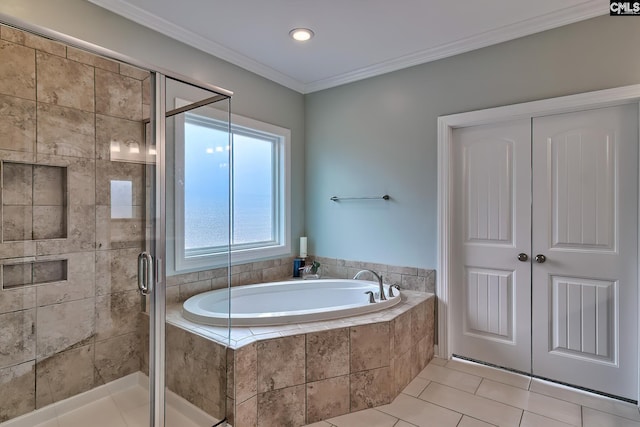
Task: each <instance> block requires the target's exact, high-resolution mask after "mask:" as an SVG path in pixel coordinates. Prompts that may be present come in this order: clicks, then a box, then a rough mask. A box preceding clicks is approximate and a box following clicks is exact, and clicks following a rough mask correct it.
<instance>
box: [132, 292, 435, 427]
mask: <svg viewBox="0 0 640 427" xmlns="http://www.w3.org/2000/svg"><path fill="white" fill-rule="evenodd" d="M434 303H435V297H434V296H433V295H432V294H427V293H422V292H414V291H403V301H402V302H401V303H400V304H399V305H398V306H396V307H394V308H391V309H389V310H385V311H382V312H378V313H371V314H366V315H362V316H355V317H350V318H346V319H338V320H331V321H322V322H313V323H301V324H292V325H284V326H265V327H250V328H240V327H234V328H232V329H231V335H230V338H231V341H230V344H231V345H230V346H229V349H228V350H227V355H226V357H227V366H228V373H226V374H225V373H223V372H221V371H220V369H219V367H220V366H223V365H222V361H223V353H222V352H223V350H224V348H225V346H224V345H223V344H218V342H221V343H225V342H227V333H226V328H217V327H211V326H204V325H198V324H195V323H192V322H189V321H187V320H185V319H183V318H182V316H181V314H180V310H181V307H180V305H179V304H174V305H171V306H169V307H168V309H167V321H168V323H169V324H168V325H167V386H168V387H169V389H170V390H172V391H174V392H176V393H177V394H179V395H180V396H182V397H183V398H185V399H187V400H188V401H190V402H192V403H194V404H196V405H197V406H199V407H200V408H202V409H204V410H205V411H207V412H208V413H210V414H211V415H213V416H215V417H216V418H219V417H220V415H221V412H220V411H221V410H222V408H216V407H215V403H216V402H219V401H220V400H219V399H218V397H219V394H218V393H219V391H218V390H225V389H226V393H227V400H228V401H227V416H228V417H229V420H230V423H231V424H232V425H233V426H234V427H254V426H256V427H258V426H261V427H262V426H263V427H268V426H301V425H304V424H307V423H313V422H316V421H320V420H324V419H327V418H331V417H335V416H338V415H342V414H346V413H350V412H355V411H359V410H361V409H365V408H370V407H373V406H378V405H382V404H386V403H390V402H391V401H392V400H393V399H394V398H395V397H396V396H397V395H398V394H399V393H400V391H401V390H402V389H403V388H404V387H405V386H406V385H407V384H408V383H409V382H410V381H411V380H412V379H413V378H414V377H415V376H416V375H417V374H418V373H419V372H420V371H421V370H422V369H423V368H424V367H425V366H426V365H427V363H428V362H429V361H430V360H431V359H432V358H433V337H434ZM143 329H144V327H143ZM225 383H226V388H218V387H220V386H221V385H223V384H225ZM207 396H211V397H213V399H208V401H207V399H206V398H207ZM211 404H214V405H213V407H212V406H211ZM207 405H209V406H207Z"/></svg>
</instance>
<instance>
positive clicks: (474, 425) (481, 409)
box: [0, 359, 640, 427]
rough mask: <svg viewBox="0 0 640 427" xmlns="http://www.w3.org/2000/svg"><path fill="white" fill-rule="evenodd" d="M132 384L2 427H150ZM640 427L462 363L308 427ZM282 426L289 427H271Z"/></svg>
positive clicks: (579, 396) (600, 403)
mask: <svg viewBox="0 0 640 427" xmlns="http://www.w3.org/2000/svg"><path fill="white" fill-rule="evenodd" d="M133 380H134V381H133V382H132V383H130V384H126V386H125V387H118V388H117V389H114V388H110V387H106V388H105V387H104V386H103V388H101V389H100V390H95V391H92V392H91V393H90V395H87V396H85V397H84V398H83V399H84V400H85V401H84V402H81V403H82V404H81V405H78V404H77V402H76V403H74V404H73V406H70V404H69V403H65V402H64V401H63V402H60V403H58V404H55V405H52V406H50V407H47V408H45V409H46V410H45V411H44V412H42V411H40V412H39V411H36V414H33V415H31V414H30V416H29V417H28V418H23V419H16V420H13V421H9V422H7V423H4V424H1V423H0V427H147V426H148V418H147V417H148V413H149V406H148V405H149V404H148V392H147V390H146V389H145V388H144V387H143V386H141V385H140V382H141V381H138V380H136V379H135V378H133ZM169 400H171V401H170V402H169V403H168V405H167V426H168V427H208V426H211V425H212V423H213V422H214V421H215V420H213V419H212V418H210V417H208V416H206V415H205V414H203V413H200V411H199V410H197V409H194V408H192V407H190V406H191V405H189V404H188V403H186V402H182V401H181V399H176V398H174V399H169ZM415 426H420V427H423V426H424V427H427V426H428V427H487V426H507V427H511V426H514V427H517V426H520V427H564V426H578V427H618V426H619V427H640V413H639V412H638V409H637V407H636V406H635V405H632V404H628V403H624V402H620V401H618V400H613V399H608V398H604V397H600V396H596V395H593V394H589V393H585V392H581V391H578V390H574V389H570V388H567V387H562V386H558V385H555V384H551V383H548V382H545V381H540V380H536V379H534V380H531V379H530V378H529V377H526V376H523V375H518V374H514V373H510V372H506V371H502V370H498V369H493V368H489V367H486V366H481V365H476V364H472V363H468V362H464V361H460V360H450V361H446V360H443V359H434V360H433V361H432V362H431V363H430V364H429V366H427V367H426V368H425V369H424V370H423V371H422V372H421V373H420V374H418V377H416V379H414V380H413V381H412V382H411V383H410V384H409V385H408V386H407V387H406V388H405V389H404V390H403V392H402V393H401V394H400V395H399V396H398V397H397V398H396V399H395V400H394V401H393V402H392V403H391V404H389V405H384V406H380V407H377V408H373V409H367V410H365V411H360V412H355V413H353V414H348V415H343V416H340V417H336V418H332V419H329V420H327V421H322V422H319V423H314V424H309V425H307V427H415ZM269 427H282V426H269Z"/></svg>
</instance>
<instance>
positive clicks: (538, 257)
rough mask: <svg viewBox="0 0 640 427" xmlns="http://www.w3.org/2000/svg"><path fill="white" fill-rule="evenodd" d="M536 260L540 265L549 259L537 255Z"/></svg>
mask: <svg viewBox="0 0 640 427" xmlns="http://www.w3.org/2000/svg"><path fill="white" fill-rule="evenodd" d="M534 259H535V260H536V262H537V263H538V264H542V263H543V262H545V261H546V260H547V257H546V256H544V255H542V254H538V255H536V257H535V258H534Z"/></svg>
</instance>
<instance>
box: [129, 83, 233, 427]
mask: <svg viewBox="0 0 640 427" xmlns="http://www.w3.org/2000/svg"><path fill="white" fill-rule="evenodd" d="M151 82H152V87H151V93H152V94H154V95H153V96H152V98H153V103H152V105H153V108H152V110H153V111H154V112H155V114H154V115H153V117H154V120H151V121H150V122H149V124H148V126H147V147H146V152H147V153H148V155H149V158H148V159H147V160H148V161H147V170H146V180H147V183H148V184H147V196H148V197H147V199H148V201H149V202H148V209H147V212H148V215H147V223H148V226H147V244H146V251H145V252H144V253H142V254H141V255H140V258H139V273H138V275H139V284H140V286H141V288H142V291H143V292H145V293H147V294H148V295H149V296H148V299H147V303H148V313H149V330H148V337H149V356H148V372H149V393H150V402H151V405H150V411H149V412H150V413H149V417H150V418H149V425H150V426H152V427H165V426H167V427H186V426H212V425H224V424H225V422H224V420H225V416H226V401H227V398H226V393H227V391H226V390H227V387H226V379H227V365H226V348H227V343H228V336H229V327H228V325H226V326H225V327H208V326H204V325H198V324H195V323H192V322H189V321H187V320H186V319H184V318H183V317H182V315H181V309H182V303H183V302H184V300H186V299H187V298H189V297H190V296H193V295H195V294H198V293H202V292H207V291H211V290H213V289H218V290H219V292H228V291H229V280H228V272H229V269H228V263H229V247H230V245H229V239H230V225H231V224H230V209H229V206H230V203H229V188H230V172H229V165H230V161H231V159H230V156H231V150H230V139H229V138H230V137H229V135H230V132H229V121H230V120H229V114H230V113H229V110H230V94H229V93H227V92H225V91H222V90H218V89H217V88H208V87H206V86H204V85H201V84H194V83H191V82H185V81H184V80H177V79H174V78H170V77H166V76H164V75H161V74H157V73H156V74H154V75H153V76H152V79H151ZM149 153H151V154H149ZM211 255H213V259H214V260H213V262H212V261H211V260H212V258H211V257H210V256H211ZM150 260H152V261H151V262H150ZM203 260H204V261H203ZM149 287H151V288H152V289H151V290H149Z"/></svg>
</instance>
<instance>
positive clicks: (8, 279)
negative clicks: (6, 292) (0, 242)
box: [2, 259, 67, 289]
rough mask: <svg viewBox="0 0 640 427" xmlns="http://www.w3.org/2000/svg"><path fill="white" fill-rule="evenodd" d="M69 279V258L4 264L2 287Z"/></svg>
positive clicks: (16, 286) (9, 287)
mask: <svg viewBox="0 0 640 427" xmlns="http://www.w3.org/2000/svg"><path fill="white" fill-rule="evenodd" d="M65 280H67V260H66V259H60V260H53V261H38V262H22V263H16V264H5V265H3V266H2V289H14V288H18V287H21V286H29V285H40V284H45V283H53V282H62V281H65Z"/></svg>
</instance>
